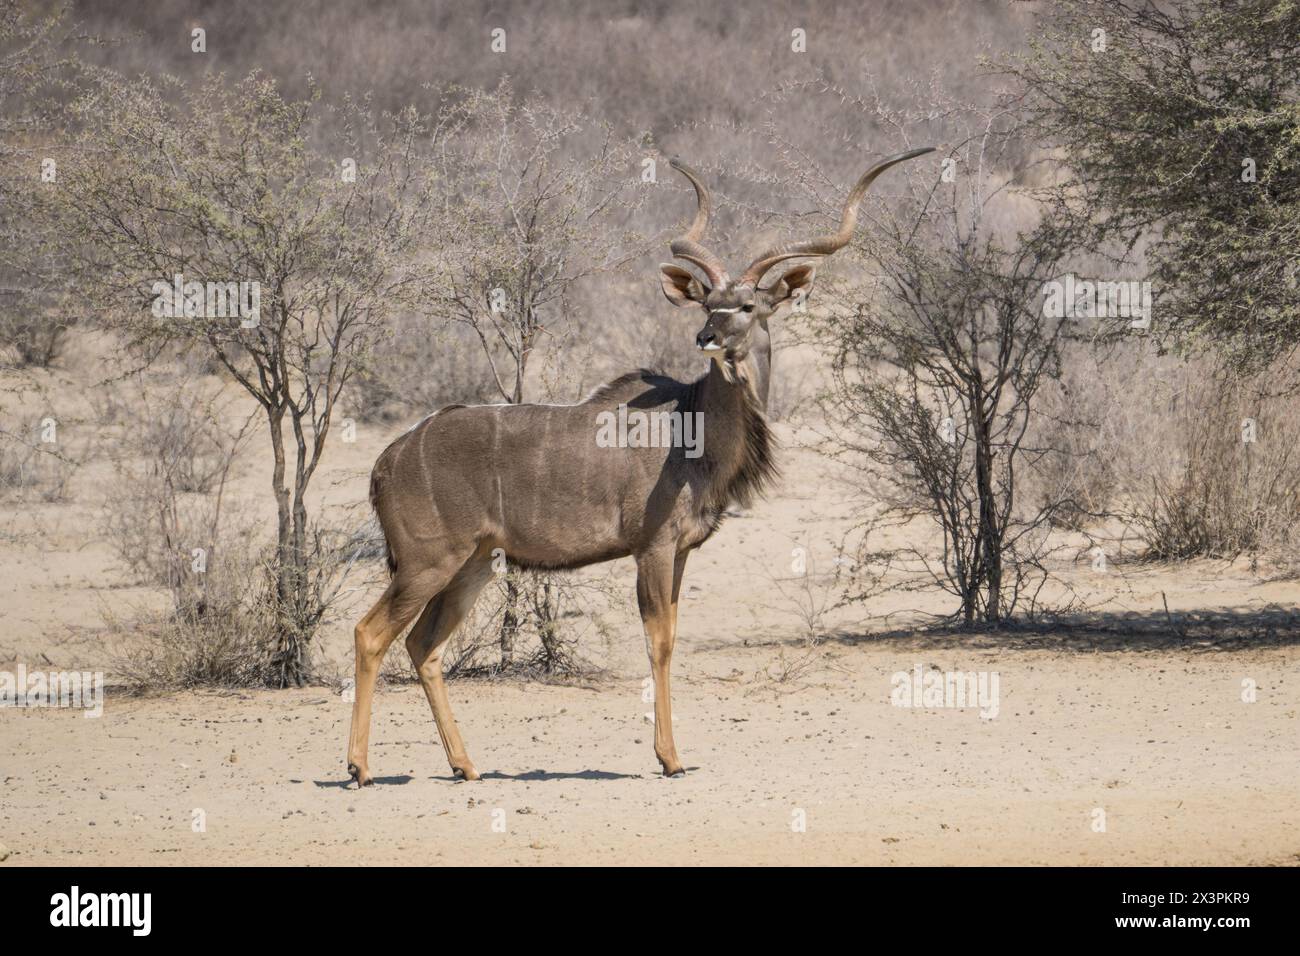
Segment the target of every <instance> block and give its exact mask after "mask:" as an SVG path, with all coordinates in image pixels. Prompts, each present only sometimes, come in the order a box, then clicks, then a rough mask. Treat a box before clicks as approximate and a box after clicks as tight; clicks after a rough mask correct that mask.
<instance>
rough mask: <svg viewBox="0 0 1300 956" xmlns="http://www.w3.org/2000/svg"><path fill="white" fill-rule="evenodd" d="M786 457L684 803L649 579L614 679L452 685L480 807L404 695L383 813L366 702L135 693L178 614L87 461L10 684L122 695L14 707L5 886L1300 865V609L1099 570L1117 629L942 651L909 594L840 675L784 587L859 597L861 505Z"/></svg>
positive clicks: (388, 746)
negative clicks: (342, 876)
mask: <svg viewBox="0 0 1300 956" xmlns="http://www.w3.org/2000/svg"><path fill="white" fill-rule="evenodd" d="M60 394H67V395H68V396H69V397H67V398H66V399H65V401H66V402H67V403H68V405H69V407H67V408H64V409H62V410H61V414H62V415H63V417H64V419H66V420H67V421H68V422H69V425H68V426H67V431H68V432H69V434H70V439H69V440H71V441H74V442H75V440H76V439H77V437H78V428H81V429H83V431H82V433H81V434H82V437H85V438H87V441H86V444H85V445H84V447H91V443H90V441H89V436H93V435H94V434H95V433H94V431H93V427H94V426H93V420H92V418H91V413H92V411H93V410H87V409H85V408H80V409H78V408H77V407H75V406H74V405H73V403H74V401H75V399H74V398H73V397H72V396H74V395H75V394H76V393H75V392H67V393H60ZM79 414H80V415H81V419H80V421H81V422H82V423H83V424H81V425H78V424H77V422H78V415H79ZM399 430H400V428H394V427H389V428H380V427H377V426H364V427H362V428H361V429H360V430H359V433H358V439H357V441H356V443H354V444H338V445H337V446H336V447H333V448H331V450H330V454H329V457H328V458H327V469H326V472H325V474H323V475H322V476H321V478H320V479H319V480H318V488H319V489H320V494H321V499H320V501H319V503H318V507H319V508H321V509H324V510H325V511H327V512H328V511H329V510H330V509H343V508H346V507H348V506H354V505H356V503H358V502H361V501H364V497H365V481H366V474H367V472H368V469H369V464H370V462H372V461H373V459H374V457H375V455H376V453H377V452H378V450H379V449H380V448H382V447H383V445H384V444H385V443H386V442H387V441H388V440H389V438H390V437H391V436H392V435H393V434H394V433H395V432H396V431H399ZM779 433H780V435H781V437H782V439H783V441H784V443H785V445H786V448H785V450H784V452H783V453H782V461H783V465H784V476H783V478H782V481H781V483H780V485H779V487H778V488H777V489H776V491H775V493H774V494H773V495H772V497H771V498H770V499H769V500H768V501H766V502H763V503H761V504H759V505H758V506H757V507H756V508H755V509H754V511H753V512H751V513H749V514H746V515H742V516H739V517H737V518H735V519H733V520H730V521H729V522H728V523H727V524H726V525H724V528H723V530H722V531H721V532H720V533H719V534H718V535H717V536H715V538H714V539H713V540H711V541H710V542H709V543H708V544H707V545H706V546H705V547H704V548H703V549H702V550H701V551H700V552H699V553H698V554H697V555H695V556H693V557H692V559H691V562H690V564H689V565H688V568H687V577H686V581H687V589H686V592H685V599H684V601H683V604H682V610H681V620H680V628H679V631H680V637H679V643H678V650H677V654H676V656H675V659H674V705H675V733H676V737H677V744H678V750H679V752H680V754H681V756H682V759H683V760H684V762H685V763H686V765H687V767H688V768H689V772H688V774H687V776H686V777H685V778H682V779H675V780H666V779H663V778H661V777H659V776H658V775H657V764H656V762H655V760H654V755H653V751H652V747H651V741H652V737H653V727H652V725H651V723H650V722H649V720H648V719H647V714H648V712H649V711H650V710H651V705H650V704H649V703H648V702H647V701H646V700H645V699H644V693H645V682H646V679H647V673H648V667H647V665H646V662H645V657H644V650H643V644H642V639H641V636H640V628H639V624H638V622H637V619H636V616H635V611H634V610H633V603H634V602H633V597H632V583H633V575H632V571H631V568H630V566H629V565H628V564H627V562H621V563H618V564H616V565H614V566H613V570H614V574H615V575H616V579H617V580H618V581H619V582H620V584H621V586H622V587H624V588H625V591H626V595H627V601H626V603H624V604H622V605H615V606H613V607H611V608H610V609H609V610H608V611H607V612H606V613H605V615H604V618H605V620H604V623H605V625H606V629H607V630H608V632H609V633H610V635H611V636H610V639H609V640H608V641H607V642H604V641H601V640H599V639H596V638H594V637H593V640H592V643H591V645H590V646H588V647H585V648H584V653H586V654H587V655H588V656H589V657H590V659H591V660H592V661H593V662H594V663H595V664H596V665H598V666H599V668H600V672H599V673H598V674H596V675H595V676H593V677H592V678H591V679H590V680H586V681H583V682H581V683H579V684H569V685H549V684H540V683H522V682H485V681H470V680H462V681H456V682H453V683H452V684H451V696H452V702H453V706H454V707H455V710H456V714H457V718H458V720H459V723H460V726H461V729H462V731H463V733H464V735H465V737H466V740H467V744H468V747H469V752H470V755H471V757H472V758H473V759H474V760H475V762H476V764H477V766H478V768H479V770H480V771H483V772H484V774H485V779H484V780H482V781H480V782H477V783H458V782H454V781H452V780H451V779H450V776H449V772H448V768H447V766H446V763H445V760H444V757H443V754H442V749H441V746H440V745H439V743H438V739H437V733H436V730H435V728H434V725H433V721H432V719H431V716H430V714H429V711H428V707H427V704H426V703H425V700H424V697H423V694H422V693H421V691H420V689H419V687H418V685H414V684H406V683H390V684H388V685H386V686H384V687H382V688H381V690H380V693H379V695H378V698H377V701H376V714H375V721H374V728H373V733H372V744H371V758H370V765H371V769H372V771H373V772H374V773H375V775H376V776H377V778H378V785H377V786H375V787H373V788H370V789H368V790H365V791H360V792H358V791H353V790H349V789H345V787H344V783H345V780H346V774H345V771H344V748H345V742H346V735H347V727H348V720H349V714H350V705H349V704H348V703H347V701H346V700H345V699H344V697H343V695H342V694H341V693H340V692H339V690H338V688H337V686H335V685H331V684H326V685H324V686H320V687H313V688H308V689H305V690H300V691H286V692H275V691H256V692H185V693H174V694H166V695H160V696H154V697H145V698H133V697H130V696H128V695H126V694H124V693H122V692H120V691H119V690H117V689H116V687H115V685H114V683H113V682H114V680H115V677H114V672H113V667H114V658H113V656H112V655H111V654H110V653H109V650H108V646H109V644H110V642H111V641H110V638H111V635H110V633H109V629H108V627H107V625H106V623H105V612H110V613H111V614H115V615H118V616H121V615H124V614H126V615H129V613H130V612H131V609H132V608H138V607H139V606H141V605H142V604H148V603H149V602H151V601H153V602H156V601H157V600H158V599H159V596H158V595H157V593H156V592H153V591H150V590H148V589H144V588H141V587H139V586H138V584H136V583H134V582H132V581H131V580H130V579H129V578H128V577H126V576H125V574H124V572H123V571H122V569H121V568H120V567H119V566H118V564H117V562H116V560H115V558H114V555H113V552H112V549H111V548H110V547H109V545H108V543H107V541H106V540H104V537H103V535H102V534H101V533H100V532H99V531H98V530H97V529H98V527H99V519H98V517H97V516H98V515H99V513H100V512H101V511H102V508H103V497H102V492H103V489H104V487H106V485H107V484H108V483H110V482H111V480H112V475H113V472H112V469H111V467H110V464H109V461H108V460H107V458H105V457H99V456H94V455H90V456H88V460H87V464H86V465H85V466H84V467H83V468H82V469H81V470H80V471H79V472H78V473H77V475H76V477H75V479H74V483H73V486H72V487H71V489H70V492H69V495H68V498H67V500H65V501H61V502H55V503H45V502H40V501H34V502H33V501H28V502H24V503H23V504H22V505H21V507H16V508H13V509H11V510H10V514H9V516H8V517H7V518H6V523H5V526H4V529H3V531H4V534H3V535H2V536H0V607H3V609H4V610H3V619H4V620H3V630H0V671H3V670H12V669H13V668H14V667H15V666H16V665H17V664H18V663H23V664H25V665H26V666H27V667H28V668H29V669H32V668H48V669H64V668H69V667H82V668H88V669H103V670H106V671H107V672H108V678H109V681H110V689H109V694H108V700H107V704H106V706H105V710H104V714H103V716H102V717H101V718H99V719H86V718H85V717H84V716H83V715H82V714H81V713H79V712H75V711H70V710H38V709H28V710H19V709H14V708H0V844H2V845H3V846H4V847H7V848H8V854H9V855H8V858H7V860H6V861H5V862H4V864H3V865H6V866H15V865H40V864H55V863H78V864H140V863H149V864H156V863H174V864H190V865H207V864H234V863H259V864H294V863H318V864H339V863H411V864H422V863H423V864H427V863H460V864H509V863H558V864H581V863H611V864H612V863H629V864H633V863H635V864H683V863H687V864H689V863H894V864H975V863H1031V864H1067V863H1071V864H1072V863H1083V864H1102V863H1126V864H1244V863H1271V864H1286V865H1295V864H1296V863H1297V862H1300V721H1298V719H1297V715H1298V712H1300V640H1297V633H1298V632H1300V623H1298V620H1297V615H1296V612H1295V608H1296V605H1297V598H1300V584H1298V583H1297V582H1295V581H1286V580H1268V579H1267V578H1265V577H1263V576H1261V575H1259V574H1257V573H1252V572H1251V570H1250V569H1248V568H1245V567H1242V566H1240V565H1231V566H1228V565H1223V564H1221V563H1219V564H1216V563H1210V562H1200V563H1194V564H1190V565H1184V566H1179V567H1173V568H1160V567H1146V566H1143V567H1139V566H1133V565H1125V564H1124V562H1123V561H1122V560H1117V561H1115V563H1114V564H1113V565H1112V566H1111V567H1110V569H1109V571H1108V572H1107V573H1105V574H1100V575H1099V574H1097V573H1095V572H1094V571H1092V570H1091V569H1090V562H1089V560H1088V559H1087V558H1086V557H1084V558H1083V559H1081V560H1079V561H1077V562H1072V563H1066V564H1063V565H1062V566H1061V567H1060V568H1059V569H1058V571H1059V573H1060V575H1061V576H1062V578H1063V579H1065V580H1067V581H1068V582H1069V583H1070V584H1071V585H1072V586H1073V587H1074V588H1075V589H1076V591H1078V592H1079V593H1081V594H1083V595H1084V596H1085V597H1086V598H1087V599H1088V600H1090V601H1093V602H1095V603H1098V604H1099V605H1100V606H1101V612H1100V614H1099V615H1094V617H1093V619H1092V620H1093V621H1094V626H1093V627H1092V628H1091V629H1089V630H1087V631H1070V632H1068V633H1063V632H1060V631H1057V632H1054V633H1050V634H1035V633H1022V634H1018V635H1016V636H1014V637H998V636H989V635H973V636H972V635H967V636H960V637H959V636H951V635H926V634H924V633H922V632H920V631H918V629H917V628H916V626H915V624H916V622H917V621H918V620H919V618H918V612H922V611H937V610H941V609H942V608H943V607H944V604H943V601H942V599H941V598H938V599H936V598H922V597H920V596H918V595H916V594H911V595H906V594H896V595H892V596H883V597H881V598H880V599H878V600H875V601H872V602H869V603H868V605H866V606H861V605H857V606H853V607H850V608H845V609H841V610H831V611H828V612H827V613H826V614H825V616H824V620H823V622H822V623H823V624H824V627H825V629H826V631H827V632H828V634H829V635H830V636H829V637H827V638H826V639H825V640H824V641H823V642H822V643H821V644H820V645H819V646H817V647H815V648H811V649H810V648H808V647H806V646H805V645H804V643H803V642H802V641H801V638H800V634H801V628H802V624H801V614H800V613H799V610H798V606H797V605H798V602H799V599H797V598H791V597H790V596H789V595H788V594H782V593H781V588H780V587H778V586H777V585H776V583H775V582H777V581H779V580H781V579H782V578H783V577H785V576H788V574H789V570H788V569H789V564H790V560H791V551H792V548H793V547H796V546H802V547H806V548H807V549H808V550H809V553H810V555H811V556H812V558H813V560H814V562H816V563H817V566H818V567H819V568H829V567H831V559H832V558H833V556H834V554H835V551H834V550H833V545H834V542H836V541H837V540H838V539H839V538H840V536H841V535H842V534H843V533H844V531H845V530H846V529H847V528H848V527H849V525H850V524H851V512H852V506H853V502H852V501H851V500H850V499H849V497H848V496H847V495H846V494H845V493H844V491H843V489H842V487H840V486H839V485H838V484H837V483H836V481H835V478H834V476H833V475H831V474H828V473H827V471H826V466H825V462H824V460H823V459H822V458H821V457H820V456H818V455H816V454H815V453H814V452H813V451H811V450H809V449H808V448H807V447H803V445H804V442H803V441H802V436H800V435H796V434H793V433H791V432H790V430H789V429H788V428H786V427H784V426H781V427H780V428H779ZM265 478H266V475H265V470H264V467H263V466H262V465H261V464H259V463H258V462H257V461H256V459H254V460H252V461H251V462H250V463H248V464H247V465H246V466H244V467H243V469H242V470H241V473H240V475H239V479H238V481H237V483H236V486H235V493H236V494H238V495H239V496H241V498H242V499H244V500H246V501H247V502H249V506H250V507H257V506H258V505H257V503H258V502H259V501H260V500H261V499H263V498H265V495H264V494H263V493H262V488H263V486H264V484H265ZM374 594H375V585H374V584H373V583H371V584H368V585H366V586H365V587H363V588H360V589H359V590H357V591H355V592H352V593H350V594H349V596H348V599H347V602H346V603H345V605H344V606H343V607H342V608H341V609H340V613H339V614H338V616H337V618H336V619H334V620H331V621H330V623H329V625H328V627H327V628H326V629H325V632H324V634H323V635H322V639H321V646H320V647H319V648H318V649H317V660H318V662H319V664H320V667H321V671H322V673H325V674H327V675H340V674H343V673H346V672H347V671H348V670H349V669H350V666H351V664H350V630H351V623H352V621H353V619H354V618H355V617H356V616H357V615H358V614H359V613H360V612H361V611H363V610H364V608H365V605H366V604H367V602H368V601H369V600H371V599H372V598H373V596H374ZM824 596H825V595H821V598H824ZM814 598H815V599H819V600H820V599H821V598H818V596H817V595H814ZM1166 603H1167V604H1168V606H1169V608H1170V612H1171V616H1170V617H1167V616H1166V615H1165V611H1164V606H1165V604H1166ZM129 636H130V635H129V634H128V635H127V637H128V638H129ZM400 653H402V651H401V642H400V641H399V642H398V643H397V644H396V645H395V648H394V655H397V654H400ZM391 660H393V661H396V660H397V657H396V656H394V657H393V658H391ZM915 668H921V669H923V670H928V669H932V668H938V669H939V670H941V671H963V672H982V673H985V674H991V673H994V672H996V674H997V675H998V681H999V691H1000V697H999V709H998V714H997V716H996V717H994V718H993V719H982V718H981V717H980V715H979V713H978V712H977V710H976V709H970V708H967V709H950V708H928V709H927V708H906V707H899V706H894V705H893V704H892V703H891V689H892V685H891V676H892V675H893V674H895V673H896V672H907V673H909V674H910V673H912V672H913V671H914V669H915ZM1243 682H1253V686H1255V687H1256V688H1257V691H1256V699H1255V700H1254V701H1253V702H1250V703H1247V702H1246V701H1244V700H1243ZM200 816H201V819H202V823H203V825H202V827H196V823H195V821H196V819H199V818H200ZM1102 821H1104V832H1099V831H1100V830H1101V823H1102ZM196 831H201V832H196ZM3 855H4V853H3V851H0V856H3Z"/></svg>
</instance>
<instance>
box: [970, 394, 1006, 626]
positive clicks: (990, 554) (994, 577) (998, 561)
mask: <svg viewBox="0 0 1300 956" xmlns="http://www.w3.org/2000/svg"><path fill="white" fill-rule="evenodd" d="M990 425H991V423H990V422H989V420H988V419H987V418H986V417H985V416H984V415H982V414H981V415H980V416H979V417H978V418H977V419H976V431H975V487H976V492H977V494H978V496H979V509H980V516H979V524H980V537H981V538H982V539H983V554H982V556H981V561H980V563H981V564H982V565H983V567H982V568H981V570H982V572H983V573H982V575H981V576H982V577H983V581H982V582H978V583H977V585H976V589H977V590H978V589H979V585H980V584H982V585H983V589H984V592H985V600H984V620H985V621H986V622H988V623H990V624H996V623H998V622H999V621H1001V619H1002V534H1001V531H1000V529H999V527H998V506H997V505H998V503H997V495H996V492H995V490H994V488H993V448H992V439H991V437H990V430H991V428H990Z"/></svg>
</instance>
